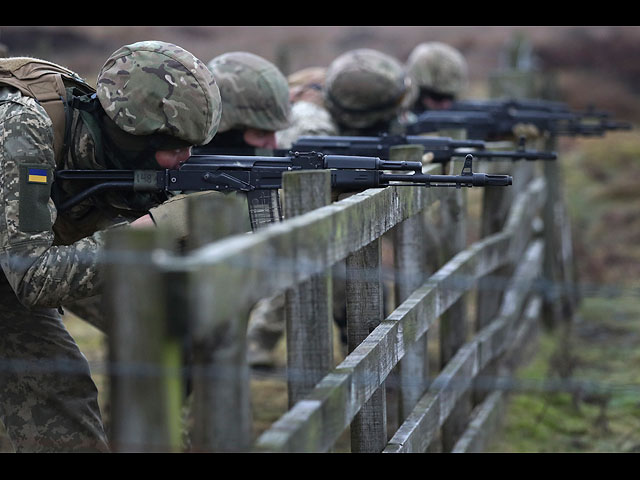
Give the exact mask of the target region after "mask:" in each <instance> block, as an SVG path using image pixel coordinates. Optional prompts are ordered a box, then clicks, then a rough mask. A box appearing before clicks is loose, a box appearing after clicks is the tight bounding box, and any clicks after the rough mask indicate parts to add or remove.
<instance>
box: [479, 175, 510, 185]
mask: <svg viewBox="0 0 640 480" xmlns="http://www.w3.org/2000/svg"><path fill="white" fill-rule="evenodd" d="M472 184H473V186H474V187H504V186H507V185H512V184H513V177H512V176H511V175H492V174H488V173H474V174H473V178H472Z"/></svg>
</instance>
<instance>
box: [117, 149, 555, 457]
mask: <svg viewBox="0 0 640 480" xmlns="http://www.w3.org/2000/svg"><path fill="white" fill-rule="evenodd" d="M411 148H415V147H411ZM406 153H407V152H404V153H403V154H406ZM415 153H416V152H415V151H414V152H409V154H410V155H413V154H415ZM417 153H418V154H419V155H420V154H421V152H417ZM451 163H452V165H451V168H455V170H456V171H455V173H459V171H458V170H459V169H460V164H458V163H457V162H451ZM474 163H475V162H474ZM442 168H443V167H442V166H441V165H431V166H429V167H426V169H425V171H426V172H427V173H441V169H442ZM492 168H493V169H494V172H495V173H511V174H512V175H513V176H514V184H513V185H512V186H510V187H491V188H482V189H479V188H478V189H477V188H474V189H455V188H437V187H432V188H422V187H388V188H381V189H369V190H366V191H364V192H361V193H357V194H354V195H352V196H349V197H348V198H345V199H342V200H339V201H336V202H333V203H331V190H330V173H329V172H328V171H312V172H310V171H307V172H290V173H286V174H285V175H284V178H283V203H284V213H285V218H286V220H284V221H283V222H281V223H276V224H273V225H270V226H268V227H267V228H264V229H261V230H259V231H256V232H254V233H252V234H247V233H244V225H245V224H244V222H243V219H244V217H245V214H244V210H243V209H246V203H243V202H242V201H240V200H239V199H238V198H237V197H234V196H233V195H230V196H222V195H220V196H203V197H198V196H196V197H195V198H193V199H192V201H191V203H190V206H189V215H188V223H189V225H190V231H191V232H192V234H191V238H190V243H189V245H187V246H186V248H184V249H183V251H182V252H179V251H177V250H176V248H175V246H174V242H173V240H172V237H171V234H170V232H166V231H163V230H159V229H156V230H133V229H129V230H120V231H113V232H111V235H110V236H109V237H108V242H107V248H106V253H105V260H106V261H107V263H108V272H107V273H108V275H107V291H106V300H107V302H106V304H107V308H108V311H109V315H110V316H111V318H112V319H113V321H114V327H113V330H112V332H111V334H110V337H109V339H110V344H109V356H110V365H111V372H110V391H111V394H110V413H111V438H112V444H113V448H114V450H115V451H181V449H182V448H183V447H182V444H183V439H182V434H183V425H184V418H183V417H184V408H183V403H184V397H185V385H184V379H185V378H186V375H185V373H188V377H189V378H190V385H189V391H190V392H191V393H190V402H189V405H190V407H189V411H190V416H191V419H192V423H191V425H192V426H191V430H190V443H191V449H192V451H211V452H225V451H233V452H239V451H259V452H330V451H333V449H334V448H335V443H336V441H337V440H338V439H339V438H340V437H341V435H343V433H344V432H345V431H346V430H347V429H349V431H350V438H351V451H352V452H425V451H429V452H438V451H446V452H449V451H451V452H467V451H481V450H482V449H483V448H484V446H485V445H486V441H487V439H488V438H490V435H491V432H492V431H493V429H494V428H495V426H496V425H497V424H498V423H499V419H500V415H499V412H500V407H501V405H502V403H503V401H504V392H503V390H504V386H503V385H500V382H499V380H500V378H503V377H504V375H508V373H509V372H510V371H511V369H512V368H513V367H514V365H515V364H516V363H517V359H518V357H519V356H520V355H521V354H522V352H523V351H525V350H526V348H525V347H527V345H530V344H531V340H532V339H533V338H535V333H536V330H537V327H538V325H539V323H540V319H541V316H542V314H543V310H544V309H543V307H544V305H545V304H547V303H549V301H550V300H549V296H548V295H546V294H545V289H543V288H540V285H541V283H540V280H541V279H542V278H544V275H546V273H545V268H547V267H545V265H547V264H548V261H547V260H545V256H546V255H549V252H556V251H560V250H562V249H561V248H558V245H557V244H555V242H557V241H559V240H557V239H558V238H560V237H561V235H559V234H558V231H559V228H558V227H559V225H557V224H555V223H549V222H548V221H547V220H548V219H553V218H557V215H556V217H554V216H553V212H551V213H550V212H549V209H554V208H555V207H554V205H553V204H551V203H550V202H549V196H548V195H547V192H548V191H549V185H548V178H547V175H546V172H545V170H544V168H543V167H542V166H540V164H534V163H532V162H514V163H513V164H510V163H505V162H499V163H492V162H478V164H477V165H475V166H474V169H475V170H477V171H490V169H492ZM470 210H475V211H476V212H477V215H476V217H478V218H479V219H480V220H479V222H476V223H475V224H474V223H472V222H470V221H469V218H470V215H468V211H470ZM472 230H474V231H472ZM469 238H472V239H474V241H473V242H471V243H469V241H468V239H469ZM382 242H390V243H392V244H393V252H394V257H393V279H392V283H393V285H394V288H393V291H392V294H391V295H389V293H388V292H387V294H385V293H384V288H383V284H384V281H386V280H388V278H387V275H386V273H387V271H388V269H387V268H386V267H385V266H384V265H383V261H382V254H381V251H382V249H381V244H382ZM549 242H552V243H554V245H552V246H551V248H549ZM556 257H557V255H555V256H554V258H553V259H552V261H551V263H554V262H556V261H557V258H556ZM340 262H344V263H345V265H346V267H345V271H346V277H345V284H346V287H345V289H346V290H345V291H346V298H347V323H348V327H347V330H348V337H349V338H348V345H349V354H348V355H347V356H346V358H344V360H343V361H342V362H340V363H339V364H338V365H334V363H333V358H334V352H333V336H332V315H331V310H332V309H331V304H332V301H331V299H332V293H333V280H332V274H331V272H332V267H334V266H335V265H336V264H339V263H340ZM553 266H554V267H557V266H556V265H553ZM558 270H559V269H558V268H555V270H554V271H555V272H557V271H558ZM542 285H543V284H542ZM282 293H284V294H285V295H286V300H285V305H286V307H285V311H286V322H287V327H286V333H287V335H286V338H287V375H288V393H289V406H290V409H289V410H288V411H287V412H286V413H285V414H284V415H282V417H281V418H279V419H278V420H277V421H276V422H274V423H273V425H272V426H271V427H270V428H268V429H267V430H266V431H265V432H263V433H262V434H261V435H260V436H259V437H258V438H253V436H252V418H251V404H250V388H249V387H250V375H251V374H250V369H249V367H248V366H247V360H246V349H247V345H246V328H247V318H248V315H249V311H250V308H251V307H252V306H253V305H254V304H255V302H257V301H258V300H260V299H263V298H268V297H271V296H273V295H277V294H282ZM385 295H386V297H385ZM383 297H384V298H383ZM383 300H386V301H387V303H389V302H391V303H392V305H390V307H394V306H395V308H388V310H392V311H391V313H389V314H385V312H384V311H383V303H384V302H383ZM551 301H552V302H554V301H555V300H551ZM388 307H389V305H388ZM552 310H553V309H552ZM556 310H557V309H556ZM434 345H435V348H436V351H437V352H438V353H439V356H438V361H437V362H433V361H431V362H430V361H429V359H430V357H432V355H430V353H429V352H430V351H431V349H433V348H434V347H433V346H434ZM185 352H189V357H188V358H187V357H186V355H185Z"/></svg>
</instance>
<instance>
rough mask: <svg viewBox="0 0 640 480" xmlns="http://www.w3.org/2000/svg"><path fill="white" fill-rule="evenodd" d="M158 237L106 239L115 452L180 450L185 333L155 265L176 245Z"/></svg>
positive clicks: (113, 234)
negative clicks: (156, 259)
mask: <svg viewBox="0 0 640 480" xmlns="http://www.w3.org/2000/svg"><path fill="white" fill-rule="evenodd" d="M165 233H166V232H165V231H162V230H160V231H158V230H155V229H133V228H123V229H115V230H112V231H110V232H108V235H107V237H106V247H105V258H106V262H107V267H106V273H105V311H106V312H107V315H108V318H112V319H113V326H112V328H111V330H110V335H109V359H110V362H109V369H110V372H109V378H110V397H111V412H112V420H111V428H112V431H111V440H112V449H113V451H115V452H177V451H179V450H180V448H181V428H180V410H181V403H182V398H183V394H184V393H183V392H184V390H183V386H182V370H181V364H182V356H181V354H182V350H181V347H182V335H181V334H182V332H183V329H184V325H183V321H184V318H175V317H174V318H172V316H173V315H172V314H173V313H175V311H174V310H173V309H171V308H170V302H171V300H172V299H173V292H172V288H173V286H172V285H171V284H170V282H169V281H168V277H167V276H166V275H165V274H164V272H162V271H161V270H160V269H159V268H158V267H157V266H156V264H155V262H154V256H157V255H158V254H159V253H160V252H161V251H163V250H165V251H167V250H169V249H170V245H172V242H171V237H170V236H168V235H164V234H165Z"/></svg>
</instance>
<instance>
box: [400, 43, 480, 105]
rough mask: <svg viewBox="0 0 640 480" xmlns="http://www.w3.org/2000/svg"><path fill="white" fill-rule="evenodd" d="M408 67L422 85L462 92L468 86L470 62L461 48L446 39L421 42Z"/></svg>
mask: <svg viewBox="0 0 640 480" xmlns="http://www.w3.org/2000/svg"><path fill="white" fill-rule="evenodd" d="M406 67H407V71H408V73H409V75H411V77H412V78H413V80H414V81H415V82H416V83H417V84H418V87H419V88H423V89H428V90H431V91H433V92H435V93H438V94H441V95H452V96H458V95H460V93H461V92H462V91H463V90H464V89H465V88H466V86H467V81H468V77H467V75H468V73H467V62H466V60H465V58H464V57H463V56H462V54H461V53H460V52H459V51H458V50H456V49H455V48H453V47H451V46H450V45H447V44H446V43H441V42H426V43H421V44H419V45H417V46H416V47H415V48H414V49H413V51H412V52H411V54H410V55H409V58H408V59H407V64H406Z"/></svg>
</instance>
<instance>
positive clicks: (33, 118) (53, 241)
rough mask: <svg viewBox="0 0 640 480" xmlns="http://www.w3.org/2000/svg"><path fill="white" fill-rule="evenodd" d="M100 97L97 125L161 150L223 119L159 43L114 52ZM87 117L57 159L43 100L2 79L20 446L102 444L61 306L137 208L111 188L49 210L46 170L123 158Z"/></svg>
mask: <svg viewBox="0 0 640 480" xmlns="http://www.w3.org/2000/svg"><path fill="white" fill-rule="evenodd" d="M152 66H153V67H155V68H151V67H152ZM182 86H184V87H183V88H181V87H182ZM140 87H142V88H140ZM97 98H98V100H99V103H100V106H101V108H104V112H106V118H105V119H104V120H103V121H104V122H109V121H111V122H113V124H115V125H116V128H115V129H116V130H118V131H119V133H115V132H112V133H114V134H115V135H119V134H122V139H123V140H125V141H129V143H130V145H134V144H137V145H142V143H143V142H145V139H151V138H153V139H154V141H158V142H160V141H159V140H158V138H160V137H161V140H164V141H166V142H165V143H164V144H163V145H166V146H168V145H170V144H173V145H177V144H178V143H179V142H183V143H184V142H186V143H196V144H199V143H204V142H206V141H209V140H210V139H211V137H213V135H214V134H215V131H216V128H217V124H218V121H219V117H220V106H219V93H218V91H217V87H216V86H215V82H214V80H213V78H212V77H211V75H210V74H209V72H208V70H207V69H206V67H205V66H204V64H203V63H202V62H200V61H199V60H197V59H196V58H195V57H193V55H191V54H189V53H188V52H186V51H184V50H182V49H181V48H180V47H177V46H175V45H170V44H165V43H163V42H139V43H136V44H133V45H129V46H125V47H123V48H121V49H119V50H118V51H116V52H115V53H114V54H113V55H112V56H111V57H110V58H109V59H108V60H107V62H106V63H105V65H104V66H103V68H102V70H101V72H100V74H99V76H98V89H97ZM145 102H155V105H159V106H160V109H159V108H157V107H154V106H153V105H154V103H145ZM136 107H139V108H138V109H136ZM85 113H86V112H79V111H78V110H74V111H73V117H72V120H71V127H70V131H71V145H70V148H69V151H68V153H67V155H66V156H65V157H63V158H55V156H54V149H53V124H52V120H51V118H50V117H49V116H48V115H47V113H46V112H45V110H44V109H43V107H42V106H41V105H40V104H39V103H38V102H37V101H36V100H35V99H33V98H31V97H29V96H26V95H23V94H22V93H21V92H19V91H18V90H16V89H14V88H11V87H3V86H0V265H1V266H2V271H3V275H2V277H1V278H0V352H1V354H2V365H0V382H1V386H2V388H1V389H0V416H1V419H2V421H3V423H4V424H5V426H6V429H7V432H8V433H9V435H10V437H11V441H12V443H13V445H14V447H15V450H16V451H18V452H61V451H62V452H72V451H91V452H104V451H108V442H107V438H106V435H105V432H104V429H103V426H102V421H101V416H100V411H99V408H98V404H97V390H96V387H95V385H94V384H93V381H92V380H91V377H90V371H89V365H88V363H87V360H86V358H85V357H84V356H83V355H82V353H81V352H80V351H79V349H78V347H77V345H76V344H75V342H74V340H73V338H71V336H70V335H69V333H68V332H67V330H66V329H65V327H64V325H63V323H62V320H61V317H60V315H59V313H58V311H59V308H60V306H61V305H66V304H70V303H73V302H74V301H81V300H83V299H88V298H92V297H93V298H95V296H96V295H99V294H100V291H101V287H102V282H103V279H102V273H101V269H100V266H99V265H100V250H101V247H102V245H103V239H104V231H105V229H108V228H124V225H125V223H124V221H125V220H130V219H132V218H135V217H137V216H140V214H141V213H140V212H139V211H137V210H136V209H131V208H128V205H127V202H126V198H123V197H118V196H113V197H108V196H106V197H103V198H102V199H89V200H87V201H85V202H83V203H82V204H80V205H78V206H77V207H74V208H73V209H72V210H70V211H68V212H64V213H63V214H58V212H57V211H56V208H55V206H54V204H53V201H52V200H51V199H50V192H51V184H52V180H53V172H54V171H55V170H57V169H62V168H85V169H104V168H108V167H110V168H115V167H114V166H113V165H112V162H116V161H118V162H123V163H124V162H125V160H123V159H115V158H109V159H107V158H106V150H104V149H100V148H97V146H96V145H97V144H98V140H97V138H99V139H100V144H102V145H104V144H105V143H106V133H105V136H103V135H102V133H103V131H102V129H101V130H99V131H98V132H97V131H96V130H94V129H92V128H91V127H90V125H89V124H88V119H87V117H86V116H85ZM186 113H189V115H185V114H186ZM101 126H103V124H101ZM125 132H129V133H125ZM133 134H135V135H133ZM134 137H135V138H134ZM170 139H173V140H170ZM160 143H162V142H160ZM160 143H157V144H156V145H160ZM174 148H175V147H174ZM158 149H161V148H158ZM137 153H139V152H137ZM137 153H136V156H135V158H138V159H139V158H141V157H140V156H139V155H138V154H137ZM130 158H134V156H131V157H130ZM111 199H113V200H114V202H113V204H111V202H110V200H111Z"/></svg>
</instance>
